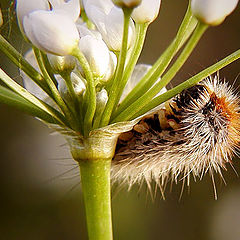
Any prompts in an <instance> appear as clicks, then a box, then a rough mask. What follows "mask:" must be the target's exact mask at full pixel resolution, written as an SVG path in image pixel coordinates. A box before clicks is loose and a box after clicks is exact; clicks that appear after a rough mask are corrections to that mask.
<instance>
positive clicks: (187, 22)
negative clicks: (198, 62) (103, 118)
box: [112, 5, 197, 118]
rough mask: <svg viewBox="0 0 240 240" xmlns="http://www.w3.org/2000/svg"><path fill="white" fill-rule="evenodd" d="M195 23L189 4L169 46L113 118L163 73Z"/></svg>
mask: <svg viewBox="0 0 240 240" xmlns="http://www.w3.org/2000/svg"><path fill="white" fill-rule="evenodd" d="M196 25H197V20H196V18H195V17H193V16H192V13H191V8H190V5H189V6H188V9H187V12H186V14H185V17H184V19H183V21H182V23H181V26H180V28H179V30H178V33H177V35H176V37H175V39H174V40H173V42H172V43H171V44H170V45H169V47H168V48H167V49H166V50H165V51H164V52H163V54H162V55H161V56H160V57H159V58H158V60H157V61H156V62H155V63H154V65H153V66H152V68H151V69H150V70H149V71H148V72H147V73H146V75H145V76H143V78H142V79H141V80H140V81H139V82H138V84H137V85H136V86H135V87H134V88H133V89H132V91H131V92H130V93H129V94H128V96H127V97H126V98H125V99H124V100H123V101H122V102H121V104H120V106H119V108H118V109H117V111H115V113H114V115H113V116H112V118H115V117H116V116H117V115H118V114H120V113H121V112H122V111H123V110H124V109H126V108H127V107H128V106H129V105H131V104H132V103H133V102H134V101H136V100H137V99H138V98H139V97H141V96H142V95H143V94H144V93H145V92H146V91H147V90H149V89H150V88H151V87H152V86H153V84H154V83H155V82H156V81H157V80H158V78H159V77H161V75H162V74H163V73H164V71H165V70H166V68H167V67H168V65H169V64H170V62H171V61H172V59H173V57H174V56H175V55H176V53H177V52H178V50H179V49H180V48H181V47H182V45H183V44H184V43H185V41H186V40H187V39H188V37H189V36H190V35H191V33H192V31H193V30H194V28H195V27H196Z"/></svg>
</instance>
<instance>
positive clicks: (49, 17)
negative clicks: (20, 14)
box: [23, 10, 79, 55]
mask: <svg viewBox="0 0 240 240" xmlns="http://www.w3.org/2000/svg"><path fill="white" fill-rule="evenodd" d="M23 27H24V31H25V33H26V36H27V37H28V39H29V40H30V41H31V42H32V43H33V44H34V45H35V46H36V47H38V48H39V49H41V50H43V51H46V52H49V53H53V54H56V55H69V54H71V53H72V51H73V50H74V49H75V48H76V47H77V44H78V41H79V34H78V31H77V27H76V25H75V23H74V22H73V20H72V19H70V18H69V17H68V16H66V15H64V14H60V13H55V12H53V11H42V10H38V11H34V12H32V13H30V14H28V15H27V16H25V17H24V20H23Z"/></svg>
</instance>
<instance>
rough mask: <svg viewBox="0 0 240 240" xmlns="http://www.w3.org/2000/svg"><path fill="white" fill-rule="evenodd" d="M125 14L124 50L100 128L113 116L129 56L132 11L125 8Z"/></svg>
mask: <svg viewBox="0 0 240 240" xmlns="http://www.w3.org/2000/svg"><path fill="white" fill-rule="evenodd" d="M123 13H124V28H123V38H122V48H121V51H120V57H119V60H118V64H117V69H116V72H115V76H114V80H113V83H112V86H111V89H110V91H109V98H108V102H107V104H106V107H105V109H104V112H103V115H102V119H101V122H100V127H103V126H106V125H107V124H108V123H109V121H110V118H111V114H112V111H113V108H114V106H115V103H116V99H117V92H118V91H119V86H120V82H121V81H122V74H123V71H124V65H125V61H126V56H127V47H128V28H129V23H130V16H131V13H132V9H128V8H123Z"/></svg>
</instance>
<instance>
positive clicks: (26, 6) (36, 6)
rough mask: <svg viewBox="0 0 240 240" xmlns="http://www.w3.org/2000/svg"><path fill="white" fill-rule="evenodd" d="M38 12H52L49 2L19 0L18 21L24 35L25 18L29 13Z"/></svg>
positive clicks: (43, 0) (44, 0) (17, 5)
mask: <svg viewBox="0 0 240 240" xmlns="http://www.w3.org/2000/svg"><path fill="white" fill-rule="evenodd" d="M37 10H50V6H49V2H48V1H47V0H17V2H16V12H17V19H18V25H19V28H20V30H21V31H22V33H24V30H23V18H24V17H25V16H26V15H28V14H29V13H31V12H33V11H37Z"/></svg>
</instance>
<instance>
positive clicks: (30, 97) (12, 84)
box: [0, 68, 63, 125]
mask: <svg viewBox="0 0 240 240" xmlns="http://www.w3.org/2000/svg"><path fill="white" fill-rule="evenodd" d="M0 79H1V80H2V81H3V82H4V83H5V84H6V85H7V86H8V87H9V88H11V89H12V90H13V91H14V92H16V93H17V94H19V95H20V96H22V97H23V98H24V99H26V100H27V101H29V102H31V103H32V104H34V105H35V106H36V107H38V108H40V109H42V110H43V111H45V112H46V113H48V114H49V115H51V116H53V117H54V118H55V119H56V120H57V121H58V122H59V123H60V124H61V125H63V121H62V120H61V119H60V118H59V116H58V115H57V114H56V113H55V112H54V111H52V109H51V108H49V107H48V106H47V104H45V103H43V102H42V101H41V100H39V99H38V98H36V97H35V96H33V95H32V94H31V93H29V92H28V91H27V90H26V89H25V88H23V87H22V86H20V85H19V84H18V83H16V82H15V81H14V80H13V79H11V78H10V77H9V76H8V75H7V74H6V73H5V72H4V71H3V70H2V69H1V68H0Z"/></svg>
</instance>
